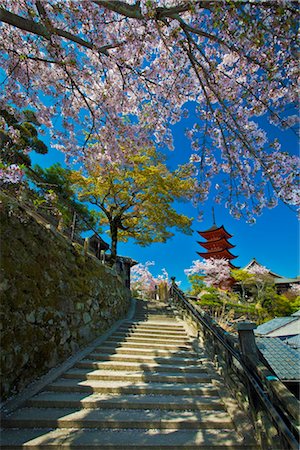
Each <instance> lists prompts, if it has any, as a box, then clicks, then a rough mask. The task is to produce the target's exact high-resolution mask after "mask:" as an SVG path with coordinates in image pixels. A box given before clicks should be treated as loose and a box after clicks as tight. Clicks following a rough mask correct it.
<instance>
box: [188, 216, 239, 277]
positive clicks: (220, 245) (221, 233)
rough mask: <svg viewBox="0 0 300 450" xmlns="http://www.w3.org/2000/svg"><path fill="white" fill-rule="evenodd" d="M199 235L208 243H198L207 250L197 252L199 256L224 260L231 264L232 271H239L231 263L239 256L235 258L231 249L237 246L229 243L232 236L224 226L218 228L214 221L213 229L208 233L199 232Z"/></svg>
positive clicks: (207, 231)
mask: <svg viewBox="0 0 300 450" xmlns="http://www.w3.org/2000/svg"><path fill="white" fill-rule="evenodd" d="M213 219H214V214H213ZM198 233H199V234H200V236H201V237H203V238H204V239H206V242H199V241H198V244H200V245H201V246H202V247H204V248H205V249H206V250H207V252H197V253H198V255H200V256H201V257H202V258H204V259H208V258H212V259H221V258H224V259H226V260H227V261H228V262H229V266H230V267H231V269H237V267H236V266H234V265H233V264H232V263H231V260H232V259H235V258H237V256H234V255H233V254H232V253H231V252H230V249H231V248H233V247H235V245H232V244H231V243H230V242H228V239H230V238H232V235H231V234H229V233H228V232H227V231H226V230H225V228H224V226H223V225H222V226H220V227H217V226H216V224H215V219H214V224H213V226H212V227H211V228H209V229H208V230H206V231H198Z"/></svg>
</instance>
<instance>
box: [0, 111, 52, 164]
mask: <svg viewBox="0 0 300 450" xmlns="http://www.w3.org/2000/svg"><path fill="white" fill-rule="evenodd" d="M39 127H40V123H39V121H38V119H37V117H36V115H35V113H34V112H33V111H30V110H23V111H21V112H18V111H16V110H15V109H14V108H12V107H10V108H7V109H0V160H1V161H2V163H4V164H18V165H24V166H27V167H28V166H30V165H31V160H30V156H29V154H28V153H29V152H30V151H35V152H36V153H40V154H45V153H47V152H48V149H47V146H46V145H45V144H44V142H43V141H41V140H40V139H39V137H38V128H39Z"/></svg>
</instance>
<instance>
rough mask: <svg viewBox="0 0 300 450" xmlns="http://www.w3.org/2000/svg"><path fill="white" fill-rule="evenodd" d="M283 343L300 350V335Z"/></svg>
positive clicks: (284, 340)
mask: <svg viewBox="0 0 300 450" xmlns="http://www.w3.org/2000/svg"><path fill="white" fill-rule="evenodd" d="M282 342H284V343H285V344H287V345H290V346H291V347H292V348H297V349H299V350H300V334H296V336H291V337H288V338H287V339H283V340H282Z"/></svg>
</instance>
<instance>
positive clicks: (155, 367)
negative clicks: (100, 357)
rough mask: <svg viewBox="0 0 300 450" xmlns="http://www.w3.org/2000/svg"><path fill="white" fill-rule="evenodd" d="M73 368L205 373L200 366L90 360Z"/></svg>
mask: <svg viewBox="0 0 300 450" xmlns="http://www.w3.org/2000/svg"><path fill="white" fill-rule="evenodd" d="M75 367H81V368H85V369H103V370H126V371H128V370H133V371H144V372H178V373H202V372H207V368H206V367H205V366H203V364H202V365H201V364H200V365H198V366H196V365H194V366H192V365H188V366H185V365H183V366H182V365H181V366H180V365H175V364H158V363H155V362H154V363H152V364H151V363H148V364H145V363H144V364H142V363H139V362H126V361H112V362H107V361H102V362H101V361H95V360H92V359H82V360H81V361H78V362H77V363H76V364H75Z"/></svg>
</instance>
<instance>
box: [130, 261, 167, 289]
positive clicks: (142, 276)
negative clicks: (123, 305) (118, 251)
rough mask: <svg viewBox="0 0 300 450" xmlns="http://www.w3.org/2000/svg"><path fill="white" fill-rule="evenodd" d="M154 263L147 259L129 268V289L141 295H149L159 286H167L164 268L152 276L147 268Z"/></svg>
mask: <svg viewBox="0 0 300 450" xmlns="http://www.w3.org/2000/svg"><path fill="white" fill-rule="evenodd" d="M154 265H155V262H154V261H147V262H146V263H145V264H142V263H140V264H137V265H136V266H134V267H133V268H132V269H131V272H130V273H131V282H130V285H131V289H132V290H134V291H135V292H137V294H138V295H141V296H142V297H149V296H151V295H152V294H153V293H154V292H156V290H157V288H159V286H162V285H164V286H169V275H168V272H167V271H166V269H162V271H161V272H162V273H161V274H159V275H158V276H157V277H154V276H153V275H152V273H151V271H150V269H149V267H150V266H154Z"/></svg>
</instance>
